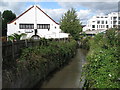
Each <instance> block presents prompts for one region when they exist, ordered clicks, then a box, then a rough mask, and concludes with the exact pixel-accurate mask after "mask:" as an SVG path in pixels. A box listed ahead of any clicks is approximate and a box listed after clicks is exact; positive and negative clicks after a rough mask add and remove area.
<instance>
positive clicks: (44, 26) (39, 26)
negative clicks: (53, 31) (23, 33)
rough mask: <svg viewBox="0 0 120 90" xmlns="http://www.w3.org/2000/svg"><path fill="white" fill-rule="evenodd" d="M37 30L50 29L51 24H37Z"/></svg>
mask: <svg viewBox="0 0 120 90" xmlns="http://www.w3.org/2000/svg"><path fill="white" fill-rule="evenodd" d="M37 29H50V24H37Z"/></svg>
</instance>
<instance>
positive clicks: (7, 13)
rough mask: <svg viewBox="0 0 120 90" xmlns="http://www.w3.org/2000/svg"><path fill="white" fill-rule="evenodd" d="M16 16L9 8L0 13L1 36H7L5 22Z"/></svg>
mask: <svg viewBox="0 0 120 90" xmlns="http://www.w3.org/2000/svg"><path fill="white" fill-rule="evenodd" d="M15 18H16V15H15V14H14V13H13V12H12V11H11V10H5V11H4V12H3V13H2V36H7V23H9V22H11V21H12V20H13V19H15Z"/></svg>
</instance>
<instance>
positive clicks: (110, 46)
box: [84, 29, 120, 88]
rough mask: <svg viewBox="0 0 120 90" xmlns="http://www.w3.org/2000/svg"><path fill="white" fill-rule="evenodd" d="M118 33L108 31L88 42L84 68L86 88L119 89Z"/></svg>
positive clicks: (119, 34)
mask: <svg viewBox="0 0 120 90" xmlns="http://www.w3.org/2000/svg"><path fill="white" fill-rule="evenodd" d="M119 56H120V32H119V31H117V30H116V29H110V30H108V31H107V32H106V33H105V34H98V35H96V36H95V37H94V38H93V39H92V40H90V51H89V53H88V55H87V64H86V65H85V66H84V70H85V71H84V75H85V78H86V82H85V85H84V87H86V88H120V57H119Z"/></svg>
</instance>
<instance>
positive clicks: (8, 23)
mask: <svg viewBox="0 0 120 90" xmlns="http://www.w3.org/2000/svg"><path fill="white" fill-rule="evenodd" d="M35 6H36V7H37V8H38V9H39V10H40V11H41V12H42V13H44V14H45V15H46V16H47V17H49V18H50V19H51V20H52V21H53V22H55V23H56V24H58V23H57V22H56V21H55V20H53V19H52V18H51V17H50V16H49V15H47V14H46V13H45V12H44V11H43V10H42V9H40V8H39V7H38V6H37V5H33V6H32V7H30V8H29V9H27V10H26V11H25V12H23V13H22V14H20V15H19V16H18V17H16V18H15V19H13V20H12V21H11V22H9V23H8V24H10V23H13V22H14V21H15V20H17V19H18V18H20V17H21V16H22V15H24V14H25V13H26V12H28V11H29V10H30V9H32V8H33V7H35ZM58 25H59V24H58Z"/></svg>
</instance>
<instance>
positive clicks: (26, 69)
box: [3, 39, 77, 88]
mask: <svg viewBox="0 0 120 90" xmlns="http://www.w3.org/2000/svg"><path fill="white" fill-rule="evenodd" d="M42 41H43V42H44V43H46V44H44V45H41V46H36V47H29V48H26V49H23V51H22V55H21V57H20V58H19V59H17V60H16V62H17V63H16V67H15V68H16V70H17V71H14V70H12V72H11V71H7V72H5V73H4V82H3V85H5V83H7V84H9V85H11V81H12V82H13V85H12V87H13V88H14V87H15V86H16V87H17V88H25V87H33V86H34V85H35V84H36V83H37V82H38V81H40V80H41V79H43V78H45V77H46V76H47V75H48V74H49V72H51V71H54V70H55V69H59V68H61V67H62V66H64V65H65V64H67V63H68V62H69V60H70V58H72V57H73V56H74V55H75V53H76V46H77V43H76V41H75V40H68V41H51V40H46V39H42ZM9 72H11V73H12V74H11V73H9ZM6 75H7V76H6ZM5 76H6V77H5ZM7 77H12V78H10V79H8V78H7ZM6 78H7V79H6ZM33 81H34V83H33ZM7 84H6V85H7ZM18 84H20V85H21V86H19V85H18ZM8 87H11V86H8Z"/></svg>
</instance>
